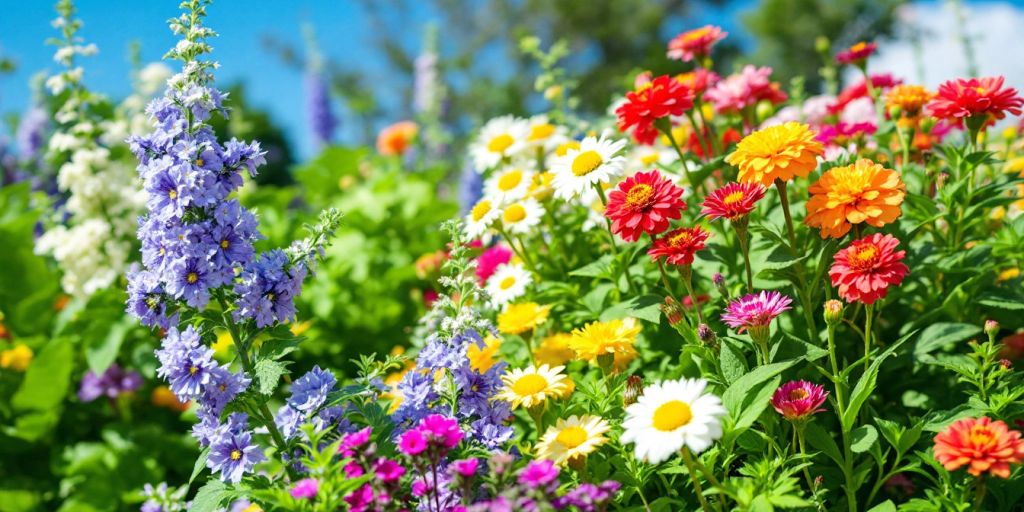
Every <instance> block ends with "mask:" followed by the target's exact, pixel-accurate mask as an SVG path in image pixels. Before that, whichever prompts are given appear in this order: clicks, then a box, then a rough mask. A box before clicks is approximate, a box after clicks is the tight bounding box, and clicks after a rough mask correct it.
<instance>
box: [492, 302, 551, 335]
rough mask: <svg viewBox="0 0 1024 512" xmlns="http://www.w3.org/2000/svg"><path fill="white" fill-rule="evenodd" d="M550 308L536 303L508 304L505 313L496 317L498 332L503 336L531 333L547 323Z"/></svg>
mask: <svg viewBox="0 0 1024 512" xmlns="http://www.w3.org/2000/svg"><path fill="white" fill-rule="evenodd" d="M550 311H551V306H541V305H540V304H537V303H536V302H523V303H520V304H509V306H508V307H507V308H505V311H503V312H501V313H500V314H499V315H498V331H500V332H502V333H504V334H522V333H524V332H526V331H532V330H534V329H536V328H537V327H539V326H541V325H543V324H544V322H547V321H548V312H550Z"/></svg>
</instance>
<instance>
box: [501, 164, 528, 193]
mask: <svg viewBox="0 0 1024 512" xmlns="http://www.w3.org/2000/svg"><path fill="white" fill-rule="evenodd" d="M522 182H523V171H522V169H512V170H511V171H508V172H506V173H505V174H502V175H501V177H500V178H498V188H499V189H500V190H501V191H502V192H508V191H509V190H512V189H514V188H516V187H518V186H519V184H520V183H522Z"/></svg>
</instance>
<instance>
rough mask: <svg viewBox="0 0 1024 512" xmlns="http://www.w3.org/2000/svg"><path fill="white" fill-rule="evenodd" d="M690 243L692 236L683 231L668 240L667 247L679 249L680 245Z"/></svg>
mask: <svg viewBox="0 0 1024 512" xmlns="http://www.w3.org/2000/svg"><path fill="white" fill-rule="evenodd" d="M692 241H693V235H692V234H690V232H689V231H683V232H680V233H677V234H675V235H672V237H671V238H669V239H668V245H670V246H672V247H679V246H680V245H683V244H688V243H690V242H692Z"/></svg>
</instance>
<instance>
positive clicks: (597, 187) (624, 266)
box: [594, 183, 633, 293]
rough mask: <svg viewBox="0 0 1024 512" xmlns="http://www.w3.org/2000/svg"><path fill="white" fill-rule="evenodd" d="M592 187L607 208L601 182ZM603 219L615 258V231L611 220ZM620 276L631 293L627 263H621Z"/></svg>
mask: <svg viewBox="0 0 1024 512" xmlns="http://www.w3.org/2000/svg"><path fill="white" fill-rule="evenodd" d="M594 189H595V190H597V195H598V197H600V198H601V204H602V205H604V207H605V208H607V207H608V198H607V197H605V195H604V189H602V188H601V184H600V183H595V184H594ZM604 220H605V224H606V225H607V226H608V239H609V240H610V241H611V242H610V243H611V246H612V257H614V258H615V259H618V258H619V247H618V245H616V243H615V233H613V232H612V220H611V219H609V218H608V217H607V216H605V218H604ZM621 276H625V277H626V291H628V292H630V293H633V278H632V276H630V275H629V264H628V263H623V264H622V269H621V273H620V277H621ZM618 287H619V283H615V288H616V289H618Z"/></svg>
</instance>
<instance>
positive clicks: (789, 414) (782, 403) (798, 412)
mask: <svg viewBox="0 0 1024 512" xmlns="http://www.w3.org/2000/svg"><path fill="white" fill-rule="evenodd" d="M827 397H828V391H825V388H824V387H822V386H819V385H817V384H811V383H810V382H807V381H805V380H794V381H790V382H787V383H785V384H783V385H782V386H779V389H777V390H775V394H774V395H772V407H774V408H775V410H776V411H779V414H781V415H782V417H784V418H786V419H787V420H790V421H799V420H803V419H806V418H808V417H809V416H811V415H812V414H814V413H816V412H821V411H824V409H819V407H821V404H823V403H825V398H827Z"/></svg>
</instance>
